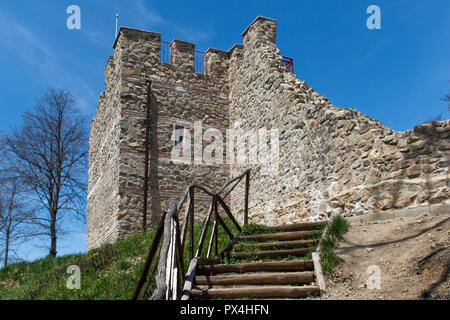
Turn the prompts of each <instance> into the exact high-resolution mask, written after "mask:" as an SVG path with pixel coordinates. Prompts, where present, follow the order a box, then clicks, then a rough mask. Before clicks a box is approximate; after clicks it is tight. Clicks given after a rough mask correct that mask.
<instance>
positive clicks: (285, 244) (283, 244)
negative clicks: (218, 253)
mask: <svg viewBox="0 0 450 320" xmlns="http://www.w3.org/2000/svg"><path fill="white" fill-rule="evenodd" d="M318 243H319V240H294V241H278V242H267V243H238V244H237V245H236V247H237V248H239V247H244V248H251V247H254V248H256V249H259V250H277V249H292V248H298V247H307V246H309V245H311V244H318Z"/></svg>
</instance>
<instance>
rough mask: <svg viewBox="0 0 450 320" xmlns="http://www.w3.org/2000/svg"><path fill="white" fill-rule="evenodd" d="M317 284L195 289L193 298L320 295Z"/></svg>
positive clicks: (302, 296) (301, 296) (303, 296)
mask: <svg viewBox="0 0 450 320" xmlns="http://www.w3.org/2000/svg"><path fill="white" fill-rule="evenodd" d="M318 294H320V289H319V287H317V286H298V287H295V286H247V287H239V288H217V289H215V288H211V289H206V290H199V289H193V290H192V291H191V297H192V298H193V299H217V298H220V299H239V298H251V299H253V298H305V297H307V296H308V295H318Z"/></svg>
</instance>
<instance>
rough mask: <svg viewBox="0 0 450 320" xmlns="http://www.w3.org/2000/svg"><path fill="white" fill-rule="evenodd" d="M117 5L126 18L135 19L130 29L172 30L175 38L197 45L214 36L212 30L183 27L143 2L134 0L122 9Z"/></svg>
mask: <svg viewBox="0 0 450 320" xmlns="http://www.w3.org/2000/svg"><path fill="white" fill-rule="evenodd" d="M117 5H118V8H120V10H119V11H120V12H123V15H124V17H129V16H132V17H133V24H134V25H132V26H130V27H135V28H139V29H147V30H148V29H150V28H155V27H162V28H165V29H171V30H172V31H173V32H174V33H175V37H176V38H177V39H180V40H185V41H190V42H195V43H197V42H203V41H207V40H209V39H211V38H212V36H213V32H212V28H204V29H195V28H192V27H186V26H183V25H182V24H180V22H179V21H172V20H171V19H167V18H163V17H162V16H161V15H160V14H158V13H157V12H156V11H155V10H152V9H150V8H148V7H147V6H146V3H145V1H143V0H132V1H131V4H130V5H128V4H127V7H126V8H125V7H121V6H120V3H117ZM120 12H119V15H120ZM119 19H120V16H119ZM126 20H127V19H126V18H125V21H126ZM158 31H162V30H158ZM163 37H164V34H163Z"/></svg>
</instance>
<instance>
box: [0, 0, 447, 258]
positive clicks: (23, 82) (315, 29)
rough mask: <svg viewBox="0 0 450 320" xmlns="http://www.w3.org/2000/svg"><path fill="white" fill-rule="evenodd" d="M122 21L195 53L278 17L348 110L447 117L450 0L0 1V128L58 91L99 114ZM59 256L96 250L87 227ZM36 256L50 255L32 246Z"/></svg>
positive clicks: (297, 60) (301, 63)
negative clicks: (76, 25)
mask: <svg viewBox="0 0 450 320" xmlns="http://www.w3.org/2000/svg"><path fill="white" fill-rule="evenodd" d="M72 4H75V5H78V6H79V7H80V8H81V30H68V29H67V27H66V19H67V18H68V16H69V15H68V14H67V13H66V8H67V7H68V6H69V5H72ZM371 4H376V5H378V6H379V7H380V8H381V30H369V29H367V27H366V19H367V18H368V16H369V15H368V14H367V13H366V9H367V7H368V6H369V5H371ZM116 12H118V13H119V15H120V18H119V25H121V26H127V27H134V28H139V29H145V30H151V31H158V32H161V33H162V37H163V40H166V41H171V40H172V39H174V38H177V39H181V40H186V41H190V42H194V43H196V44H197V50H206V49H207V48H209V47H214V48H219V49H223V50H228V49H230V48H231V47H232V46H233V45H234V44H235V43H242V39H241V37H240V34H241V32H242V31H243V30H244V29H245V28H246V27H247V26H248V25H249V24H250V23H251V22H252V21H253V19H254V18H255V17H256V16H258V15H263V16H267V17H271V18H275V19H277V20H278V38H277V45H278V47H279V48H280V50H281V52H282V54H283V55H285V56H289V57H292V58H294V66H295V72H296V74H297V75H298V76H299V78H300V79H302V80H305V81H306V82H307V83H308V85H310V86H311V87H312V88H314V89H315V90H317V91H318V92H320V93H321V94H323V95H325V96H327V97H328V98H329V99H330V101H331V102H332V103H333V104H335V105H338V106H341V107H352V108H356V109H357V110H359V111H361V112H363V113H365V114H367V115H369V116H371V117H372V118H375V119H377V120H380V121H382V122H383V123H384V124H385V125H387V126H388V127H390V128H392V129H395V130H400V131H403V130H406V129H411V128H413V127H414V126H415V125H417V124H419V123H422V122H424V121H427V120H429V119H430V118H432V117H435V116H437V115H439V114H442V116H443V118H446V119H447V118H449V112H448V111H447V105H446V104H445V103H444V102H442V101H440V98H441V97H442V96H443V95H444V94H445V93H446V92H448V90H449V88H450V82H448V81H449V80H450V59H449V57H450V41H449V39H450V2H449V1H448V0H433V1H424V0H423V1H415V0H390V1H375V0H371V1H365V0H346V1H335V0H329V1H325V0H303V1H299V0H297V1H274V0H271V1H264V0H258V1H234V0H229V1H176V0H172V1H144V0H128V1H125V0H123V1H119V0H89V1H87V0H71V1H61V0H46V1H31V0H30V1H24V0H17V1H2V2H1V3H0V38H1V39H2V43H1V45H0V61H1V75H2V76H1V77H0V110H1V116H0V130H1V131H8V130H9V128H10V127H11V126H14V125H19V124H20V122H21V114H22V113H23V111H24V110H25V109H27V108H29V107H30V106H31V105H32V104H33V101H34V99H35V98H36V97H39V96H40V95H41V94H42V92H43V91H44V90H45V89H46V88H48V87H61V88H66V89H70V90H72V92H73V93H74V95H75V96H76V97H77V99H78V104H79V107H80V108H81V109H82V110H83V112H85V113H86V114H88V115H90V116H94V115H95V111H96V106H97V99H98V96H99V94H100V92H101V91H102V90H103V89H104V73H103V69H104V66H105V64H106V61H107V58H108V56H109V55H111V54H112V53H113V50H112V44H113V42H114V30H115V14H116ZM67 227H68V229H69V230H71V231H73V232H72V233H71V234H69V235H68V236H66V238H65V239H63V240H62V241H61V246H60V248H59V252H60V253H61V254H66V253H70V252H80V251H85V249H86V243H85V242H86V231H85V226H84V225H82V224H79V223H76V222H68V223H67ZM21 252H22V255H23V257H24V258H27V259H34V258H36V257H39V256H42V255H45V254H46V249H45V248H36V246H35V244H34V243H32V244H28V245H27V246H25V247H24V248H23V249H22V251H21Z"/></svg>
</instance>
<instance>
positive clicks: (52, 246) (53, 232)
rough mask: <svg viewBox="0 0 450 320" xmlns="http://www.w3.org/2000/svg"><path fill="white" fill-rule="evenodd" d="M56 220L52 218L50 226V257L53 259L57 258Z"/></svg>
mask: <svg viewBox="0 0 450 320" xmlns="http://www.w3.org/2000/svg"><path fill="white" fill-rule="evenodd" d="M55 220H56V219H54V218H52V222H51V225H50V237H51V244H50V255H51V256H53V257H56V221H55Z"/></svg>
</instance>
